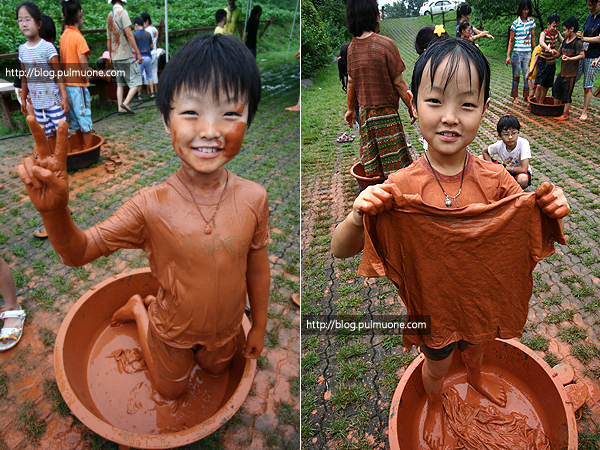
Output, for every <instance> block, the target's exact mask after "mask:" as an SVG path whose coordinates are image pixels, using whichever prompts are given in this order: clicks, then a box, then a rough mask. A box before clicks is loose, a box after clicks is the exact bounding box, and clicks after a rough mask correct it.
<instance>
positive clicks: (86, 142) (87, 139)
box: [83, 130, 92, 148]
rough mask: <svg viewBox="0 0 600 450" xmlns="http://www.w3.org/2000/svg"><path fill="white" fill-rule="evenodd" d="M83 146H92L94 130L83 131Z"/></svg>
mask: <svg viewBox="0 0 600 450" xmlns="http://www.w3.org/2000/svg"><path fill="white" fill-rule="evenodd" d="M83 148H92V131H91V130H90V131H88V132H87V133H83Z"/></svg>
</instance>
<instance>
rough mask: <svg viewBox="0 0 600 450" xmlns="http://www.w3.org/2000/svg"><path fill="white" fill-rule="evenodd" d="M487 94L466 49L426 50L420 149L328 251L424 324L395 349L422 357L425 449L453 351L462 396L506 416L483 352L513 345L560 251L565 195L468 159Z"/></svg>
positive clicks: (362, 200) (416, 90) (474, 55)
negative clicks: (389, 285)
mask: <svg viewBox="0 0 600 450" xmlns="http://www.w3.org/2000/svg"><path fill="white" fill-rule="evenodd" d="M489 84H490V68H489V65H488V62H487V60H486V59H485V57H484V56H483V54H482V53H481V52H480V51H479V49H477V48H476V47H475V46H474V45H472V43H470V42H468V41H465V40H464V39H458V38H448V39H444V40H441V41H439V42H438V43H436V44H435V45H432V46H430V47H428V48H427V50H426V51H425V52H424V53H423V54H422V55H421V56H420V57H419V59H418V60H417V62H416V64H415V69H414V73H413V78H412V84H411V91H410V92H411V94H410V95H411V106H412V109H413V115H414V117H416V118H417V120H419V127H420V129H421V133H422V135H423V137H424V138H425V139H426V140H427V142H428V149H427V151H426V152H425V155H424V156H423V157H421V158H420V159H419V160H417V161H415V162H414V163H412V164H411V165H410V166H409V167H407V168H404V169H401V170H398V171H397V172H395V173H393V174H391V175H390V176H389V177H388V179H387V181H386V182H385V183H384V184H380V185H376V186H370V187H368V188H367V189H365V190H364V191H363V192H362V193H361V194H360V195H359V196H358V198H357V199H356V200H355V201H354V204H353V208H352V212H351V213H350V214H349V215H348V217H347V218H346V219H345V220H344V221H343V222H342V223H340V224H339V225H338V226H337V228H336V230H335V232H334V235H333V239H332V242H331V248H332V251H333V254H334V255H335V256H336V257H339V258H346V257H350V256H352V255H355V254H357V253H359V252H360V251H361V250H363V255H362V262H361V266H360V269H359V273H360V274H361V275H364V276H369V277H373V276H387V277H388V278H389V279H390V280H392V282H393V283H394V284H395V285H396V286H397V287H398V293H399V295H400V297H402V300H403V302H404V303H405V305H406V308H407V312H408V314H409V316H412V315H418V316H429V317H430V318H431V327H430V330H429V331H430V332H429V334H426V333H422V334H415V335H412V334H408V333H405V334H404V336H403V339H404V346H405V347H407V348H409V349H410V348H411V347H412V346H413V345H417V346H420V349H421V352H422V353H424V355H425V362H424V366H423V372H422V373H423V385H424V387H425V391H426V393H427V404H426V406H425V408H426V411H427V413H426V419H425V421H424V425H423V438H424V440H425V442H427V444H428V445H429V447H430V448H433V449H441V448H444V440H445V437H444V436H445V434H444V430H445V425H444V422H445V418H444V409H443V403H442V401H443V398H442V387H443V383H444V377H445V375H446V373H447V371H448V368H449V366H450V363H451V362H452V354H453V350H454V348H455V347H456V346H457V347H458V350H459V351H460V352H461V355H462V359H463V361H464V363H465V365H466V368H467V381H468V382H469V384H470V386H471V387H472V388H473V389H475V391H476V392H478V393H479V394H481V396H483V397H484V398H485V399H487V400H488V401H490V402H492V403H494V404H496V405H498V406H499V407H504V406H505V405H506V402H507V393H506V390H505V388H504V387H503V386H502V383H501V380H499V379H498V378H497V377H492V376H489V375H485V374H482V373H481V363H482V358H483V356H484V348H485V344H486V342H489V341H492V340H493V339H495V338H498V337H500V338H506V339H508V338H512V337H515V336H520V335H521V334H522V331H523V326H524V325H525V321H526V320H527V311H528V304H529V299H530V297H531V292H532V287H533V277H532V272H533V268H534V267H535V264H536V263H537V261H539V259H541V258H542V257H543V256H546V255H547V254H551V253H552V252H553V251H554V248H553V245H552V244H551V241H553V240H554V241H556V240H558V241H560V242H565V241H564V236H563V235H562V231H561V225H560V223H559V220H558V219H560V218H562V217H563V216H565V215H566V214H567V213H568V210H569V206H568V204H567V201H566V198H565V196H564V194H563V192H562V190H560V189H556V188H555V187H554V186H552V185H551V184H550V183H545V184H543V185H542V186H540V187H539V188H538V190H537V191H536V192H535V193H524V192H523V191H522V189H521V187H520V186H519V185H518V184H517V182H516V181H515V179H514V178H513V177H512V176H511V175H510V174H509V173H508V172H507V171H506V170H505V169H504V168H503V167H502V166H500V165H497V164H490V163H488V162H486V161H483V160H481V159H479V158H477V157H475V156H474V155H472V154H471V153H469V152H468V151H467V145H469V144H470V143H471V142H472V141H473V139H474V138H475V136H476V134H477V131H478V129H479V125H480V123H481V121H482V119H483V115H484V113H485V111H486V108H487V106H488V104H489ZM519 224H526V225H519ZM491 259H493V261H494V264H490V260H491ZM500 267H511V268H513V269H514V270H510V271H509V270H499V268H500Z"/></svg>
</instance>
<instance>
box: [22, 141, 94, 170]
mask: <svg viewBox="0 0 600 450" xmlns="http://www.w3.org/2000/svg"><path fill="white" fill-rule="evenodd" d="M104 143H105V140H104V138H103V137H102V136H100V135H99V134H96V133H92V146H91V147H90V148H84V149H81V148H80V147H81V143H80V140H79V137H78V136H77V134H74V133H73V134H71V136H69V153H68V155H67V172H75V171H76V170H79V169H85V168H86V167H90V166H91V165H93V164H96V163H97V162H98V161H99V160H100V151H101V150H102V144H104ZM51 151H52V152H54V148H51ZM34 152H36V153H37V148H36V147H34Z"/></svg>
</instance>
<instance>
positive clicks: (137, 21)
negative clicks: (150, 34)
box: [133, 16, 144, 27]
mask: <svg viewBox="0 0 600 450" xmlns="http://www.w3.org/2000/svg"><path fill="white" fill-rule="evenodd" d="M133 23H134V24H135V25H138V26H140V27H143V26H144V19H142V18H141V17H140V16H138V17H136V18H134V19H133Z"/></svg>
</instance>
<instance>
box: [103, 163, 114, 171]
mask: <svg viewBox="0 0 600 450" xmlns="http://www.w3.org/2000/svg"><path fill="white" fill-rule="evenodd" d="M104 168H105V169H106V171H107V172H108V173H115V163H114V162H112V161H106V162H105V163H104Z"/></svg>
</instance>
